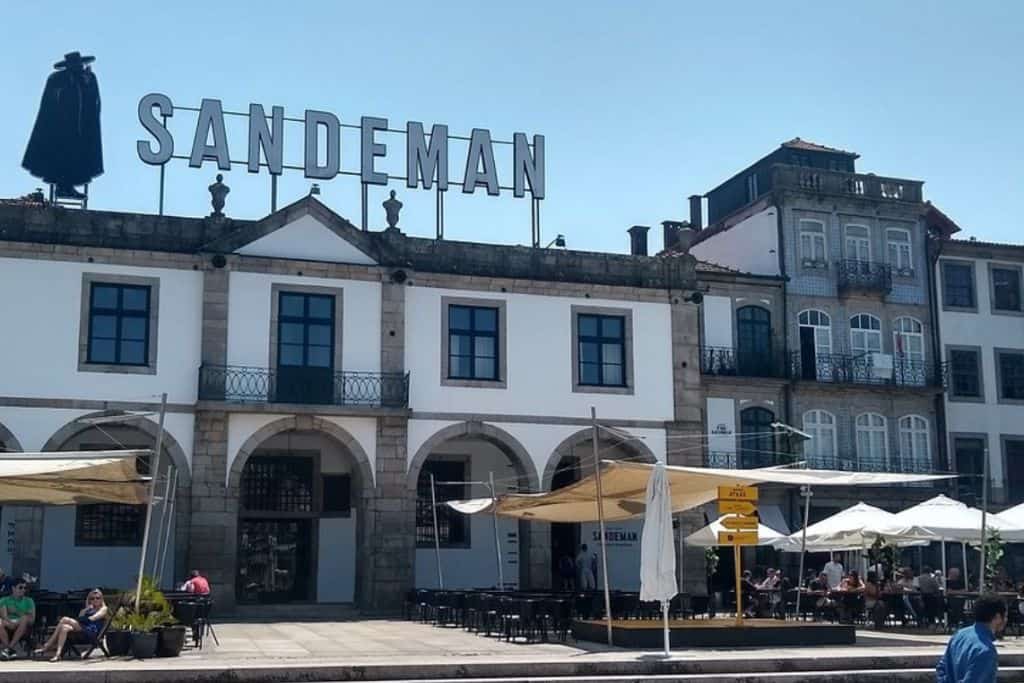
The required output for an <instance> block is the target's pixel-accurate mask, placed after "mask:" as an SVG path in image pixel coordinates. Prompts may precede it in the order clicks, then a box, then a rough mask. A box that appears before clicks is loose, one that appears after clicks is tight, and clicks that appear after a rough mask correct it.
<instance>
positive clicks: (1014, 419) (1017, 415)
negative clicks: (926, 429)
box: [935, 252, 1024, 487]
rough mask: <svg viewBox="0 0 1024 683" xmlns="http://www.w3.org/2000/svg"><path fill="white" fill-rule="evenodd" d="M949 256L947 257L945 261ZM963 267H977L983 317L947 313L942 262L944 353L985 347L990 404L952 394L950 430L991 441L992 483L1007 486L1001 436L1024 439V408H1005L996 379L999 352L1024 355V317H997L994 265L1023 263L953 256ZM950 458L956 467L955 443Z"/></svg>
mask: <svg viewBox="0 0 1024 683" xmlns="http://www.w3.org/2000/svg"><path fill="white" fill-rule="evenodd" d="M944 258H946V256H943V259H944ZM949 258H950V259H951V260H954V261H958V262H964V261H967V262H973V263H974V281H975V298H976V301H977V310H978V312H977V313H962V312H959V311H947V310H943V308H942V305H943V302H942V297H943V287H942V261H943V259H939V264H938V266H937V268H936V272H935V278H936V283H937V287H936V290H937V292H938V298H939V302H938V308H939V329H940V333H941V335H942V353H943V355H944V358H943V360H946V361H948V360H949V358H947V357H945V354H946V348H945V347H946V346H947V345H954V346H978V347H981V366H982V385H983V389H984V392H985V402H984V403H964V402H960V401H950V400H949V393H948V392H947V393H946V429H947V431H948V432H950V433H954V432H969V433H975V434H987V435H988V452H989V473H990V480H991V481H992V482H993V485H994V486H996V487H1003V486H1005V482H1004V477H1005V472H1004V467H1003V454H1002V443H1001V439H1000V436H1001V435H1007V436H1017V437H1022V438H1024V405H1012V404H1004V403H999V400H998V396H999V394H998V392H999V384H998V382H997V377H996V359H995V352H994V349H995V348H1004V349H1024V316H1016V315H993V314H992V303H991V292H990V282H991V281H990V277H989V264H990V263H994V264H999V263H1007V264H1011V265H1016V266H1020V265H1021V264H1020V262H1019V261H1018V262H1016V263H1014V262H1011V261H994V260H989V259H977V258H970V257H963V256H959V255H956V254H955V252H954V253H951V254H949ZM949 447H950V458H951V460H952V461H953V463H954V465H955V453H954V452H953V450H952V442H950V444H949Z"/></svg>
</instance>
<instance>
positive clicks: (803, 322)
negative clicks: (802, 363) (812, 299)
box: [797, 309, 832, 356]
mask: <svg viewBox="0 0 1024 683" xmlns="http://www.w3.org/2000/svg"><path fill="white" fill-rule="evenodd" d="M797 320H798V321H799V323H800V327H809V328H811V329H813V330H814V352H815V353H816V354H817V355H818V356H822V355H828V354H830V353H832V319H831V318H830V317H829V315H828V313H826V312H825V311H819V310H816V309H811V310H807V311H801V312H800V315H799V316H797Z"/></svg>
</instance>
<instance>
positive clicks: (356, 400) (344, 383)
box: [199, 365, 409, 408]
mask: <svg viewBox="0 0 1024 683" xmlns="http://www.w3.org/2000/svg"><path fill="white" fill-rule="evenodd" d="M199 400H200V401H230V402H237V403H299V404H306V405H333V406H361V407H369V408H405V407H407V406H408V405H409V374H408V373H404V374H403V373H387V372H385V373H381V372H349V371H338V372H334V371H330V370H328V369H326V368H325V369H321V368H287V369H286V370H285V371H284V372H281V370H280V369H271V368H257V367H245V366H237V365H203V366H201V367H200V368H199Z"/></svg>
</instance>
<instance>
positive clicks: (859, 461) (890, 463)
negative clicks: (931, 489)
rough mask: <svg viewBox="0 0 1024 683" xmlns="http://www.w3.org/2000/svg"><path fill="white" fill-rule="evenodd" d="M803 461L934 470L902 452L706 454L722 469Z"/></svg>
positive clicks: (818, 465)
mask: <svg viewBox="0 0 1024 683" xmlns="http://www.w3.org/2000/svg"><path fill="white" fill-rule="evenodd" d="M801 461H802V462H806V464H807V467H808V468H810V469H815V470H842V471H845V472H886V473H890V474H927V473H930V472H933V471H934V467H933V466H932V463H931V462H928V461H923V460H914V459H909V458H908V459H904V458H902V457H900V456H898V455H890V456H873V457H857V456H852V457H839V456H819V455H787V454H785V453H749V452H747V453H744V452H743V449H740V450H739V451H738V452H735V453H732V452H727V451H708V452H707V453H705V454H704V465H705V467H714V468H719V469H744V470H746V469H753V468H757V467H778V466H779V465H788V464H793V463H797V462H801Z"/></svg>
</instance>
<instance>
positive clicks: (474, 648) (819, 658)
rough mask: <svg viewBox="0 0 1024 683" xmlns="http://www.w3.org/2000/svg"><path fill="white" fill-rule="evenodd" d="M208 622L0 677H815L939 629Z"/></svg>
mask: <svg viewBox="0 0 1024 683" xmlns="http://www.w3.org/2000/svg"><path fill="white" fill-rule="evenodd" d="M216 632H217V635H218V637H219V639H220V644H219V645H216V644H214V642H213V640H212V638H210V639H208V641H207V642H208V645H207V646H206V647H205V648H204V649H203V650H186V651H185V652H184V653H183V654H182V656H181V657H179V658H176V659H153V660H147V661H133V660H131V659H128V658H124V659H122V658H117V659H113V660H104V659H102V658H93V659H90V660H89V661H86V662H72V661H67V662H62V663H59V664H49V663H46V662H29V661H20V662H19V661H15V662H10V663H5V664H4V665H3V667H2V668H0V681H26V682H31V683H42V682H43V681H45V682H47V683H59V682H62V681H75V682H76V683H83V682H88V681H93V680H95V681H103V682H104V683H117V682H119V681H125V682H127V681H133V682H140V681H149V680H154V681H164V682H169V681H179V680H180V681H221V680H231V681H244V680H252V681H265V682H270V681H297V680H306V681H331V680H355V679H361V680H379V681H393V680H413V679H420V680H423V679H435V680H441V679H452V678H462V679H474V678H475V679H485V678H486V679H495V680H496V679H507V678H511V677H514V678H516V679H517V680H524V679H525V677H529V678H531V679H537V680H550V679H553V678H558V677H573V679H574V680H582V679H583V678H586V679H587V680H590V679H591V678H596V677H603V676H619V677H624V678H625V679H627V680H638V679H635V678H634V677H637V676H641V675H642V676H643V678H645V679H646V678H647V677H649V676H658V677H663V676H667V677H668V679H667V680H670V679H675V678H676V677H675V676H673V675H672V674H679V680H688V677H689V676H697V675H702V676H712V675H726V674H728V675H732V676H738V675H740V674H754V673H765V674H772V675H774V674H773V672H787V671H788V672H793V671H798V672H799V671H808V672H810V671H815V672H821V673H819V674H817V675H818V676H820V675H822V674H823V673H824V672H826V671H836V670H840V669H846V670H862V671H863V670H871V671H875V672H879V671H889V670H899V669H917V670H925V669H930V668H931V667H933V666H934V663H935V661H936V660H937V658H938V656H939V654H940V653H941V652H942V649H943V647H944V645H945V642H946V640H947V636H945V635H942V634H936V635H930V634H920V633H914V634H899V633H884V634H878V633H873V632H870V631H861V632H859V633H858V643H857V644H856V645H852V646H838V647H817V648H811V647H806V648H798V647H791V648H773V649H754V648H740V649H730V650H713V649H701V650H696V649H689V650H684V649H680V650H677V651H675V652H673V654H672V657H671V660H670V661H666V660H665V659H663V658H662V656H661V653H660V652H658V651H635V650H624V649H621V648H610V647H608V646H606V645H602V644H598V643H583V642H573V641H569V642H568V643H565V644H563V643H532V644H525V643H521V642H520V643H508V642H505V641H503V640H499V639H498V638H488V637H484V636H480V635H476V634H472V633H467V632H465V631H463V630H461V629H457V628H439V627H435V626H431V625H427V624H419V623H414V622H407V621H396V620H364V621H343V622H337V621H305V622H298V621H281V622H268V623H254V622H235V623H219V624H217V625H216ZM1000 651H1001V660H1002V661H1003V668H1004V669H1005V670H1007V671H1012V670H1013V668H1014V667H1020V666H1021V665H1024V639H1018V638H1015V637H1010V638H1007V639H1005V640H1004V641H1002V643H1001V645H1000ZM1016 672H1017V673H1022V675H1024V672H1021V671H1020V670H1017V671H1016ZM716 678H717V676H716ZM608 680H610V679H608ZM796 680H799V679H796ZM1011 680H1012V679H1011Z"/></svg>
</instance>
